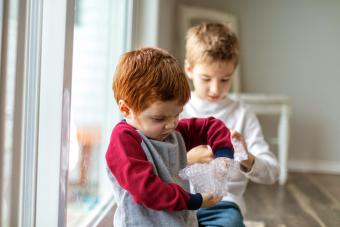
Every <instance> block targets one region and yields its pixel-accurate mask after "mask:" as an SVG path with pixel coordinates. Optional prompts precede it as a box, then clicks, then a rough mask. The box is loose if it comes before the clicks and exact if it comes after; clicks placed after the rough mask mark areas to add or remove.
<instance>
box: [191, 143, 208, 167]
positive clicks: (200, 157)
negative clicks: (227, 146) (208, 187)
mask: <svg viewBox="0 0 340 227" xmlns="http://www.w3.org/2000/svg"><path fill="white" fill-rule="evenodd" d="M213 158H214V154H213V153H212V151H211V150H210V149H209V147H208V146H207V145H199V146H197V147H194V148H192V149H191V150H190V151H189V152H188V153H187V159H188V165H191V164H194V163H206V162H209V161H211V160H212V159H213Z"/></svg>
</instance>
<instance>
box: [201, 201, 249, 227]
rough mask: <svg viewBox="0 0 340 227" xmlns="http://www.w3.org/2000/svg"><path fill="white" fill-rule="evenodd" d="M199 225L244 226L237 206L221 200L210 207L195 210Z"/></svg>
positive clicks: (204, 226) (207, 226)
mask: <svg viewBox="0 0 340 227" xmlns="http://www.w3.org/2000/svg"><path fill="white" fill-rule="evenodd" d="M197 218H198V222H199V224H200V227H213V226H214V227H217V226H219V227H222V226H223V227H245V226H244V224H243V217H242V214H241V211H240V209H239V208H238V206H237V205H236V204H235V203H233V202H226V201H221V202H219V203H217V204H216V205H215V206H213V207H210V208H201V209H199V210H198V211H197Z"/></svg>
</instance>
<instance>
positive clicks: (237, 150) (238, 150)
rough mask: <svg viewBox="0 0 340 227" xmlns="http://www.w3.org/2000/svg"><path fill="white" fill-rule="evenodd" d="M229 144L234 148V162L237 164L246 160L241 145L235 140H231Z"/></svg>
mask: <svg viewBox="0 0 340 227" xmlns="http://www.w3.org/2000/svg"><path fill="white" fill-rule="evenodd" d="M231 143H232V144H233V147H234V160H235V161H237V162H240V161H243V160H246V159H248V155H247V152H246V150H245V149H244V147H243V145H242V143H241V142H240V141H238V140H236V139H232V140H231Z"/></svg>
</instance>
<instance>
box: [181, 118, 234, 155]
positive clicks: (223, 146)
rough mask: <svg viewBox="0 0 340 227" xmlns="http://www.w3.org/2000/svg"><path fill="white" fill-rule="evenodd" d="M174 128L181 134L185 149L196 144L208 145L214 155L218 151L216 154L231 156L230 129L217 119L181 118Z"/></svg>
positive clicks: (232, 151) (232, 149) (232, 150)
mask: <svg viewBox="0 0 340 227" xmlns="http://www.w3.org/2000/svg"><path fill="white" fill-rule="evenodd" d="M176 130H177V131H179V132H180V133H181V134H182V136H183V138H184V141H185V144H186V148H187V150H190V149H191V148H193V147H196V146H198V145H210V147H211V148H212V150H213V153H214V154H215V156H216V154H217V153H218V156H225V157H230V158H232V157H233V153H234V148H233V145H232V143H231V139H230V131H229V129H228V128H227V127H226V126H225V124H224V123H223V122H222V121H221V120H219V119H216V118H213V117H209V118H188V119H181V120H180V121H179V122H178V126H177V128H176Z"/></svg>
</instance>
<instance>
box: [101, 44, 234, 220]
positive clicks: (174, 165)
mask: <svg viewBox="0 0 340 227" xmlns="http://www.w3.org/2000/svg"><path fill="white" fill-rule="evenodd" d="M113 91H114V95H115V99H116V102H117V104H118V107H119V110H120V111H121V113H122V114H123V116H124V118H125V120H124V121H122V122H120V123H118V124H117V125H116V126H115V128H114V129H113V132H112V135H111V140H110V144H109V147H108V150H107V153H106V161H107V165H108V168H109V170H110V172H111V175H112V176H113V177H112V181H113V185H114V187H113V189H114V196H115V200H116V202H117V209H116V212H115V217H114V226H120V227H121V226H176V227H177V226H183V227H184V226H194V225H196V226H197V220H196V217H195V214H193V215H192V214H191V212H190V211H189V210H196V209H198V208H200V207H210V206H213V205H214V204H216V203H217V202H218V201H219V200H220V199H221V198H220V197H218V196H214V195H211V194H204V193H202V194H200V193H196V194H192V193H190V192H189V191H190V189H189V183H188V182H186V181H183V180H182V179H180V178H179V176H178V172H179V170H180V169H182V168H184V167H185V166H186V164H187V159H186V152H187V150H190V149H191V148H193V147H195V146H197V145H201V144H207V145H210V146H211V148H212V150H213V152H214V155H215V157H220V156H224V157H230V158H232V157H233V147H232V145H231V142H230V139H229V138H230V132H229V130H228V129H227V128H226V127H225V125H224V123H223V122H221V121H220V120H217V119H215V118H194V119H183V120H178V117H179V114H180V113H181V111H182V110H183V106H184V105H185V104H186V103H187V101H188V100H189V98H190V89H189V84H188V81H187V79H186V76H185V74H184V72H183V71H182V69H181V67H180V66H179V64H178V62H177V61H176V60H175V59H174V57H173V56H171V55H170V54H169V53H167V52H165V51H163V50H161V49H157V48H142V49H139V50H135V51H131V52H127V53H125V54H124V55H123V56H122V57H121V59H120V61H119V63H118V66H117V68H116V72H115V75H114V81H113Z"/></svg>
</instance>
